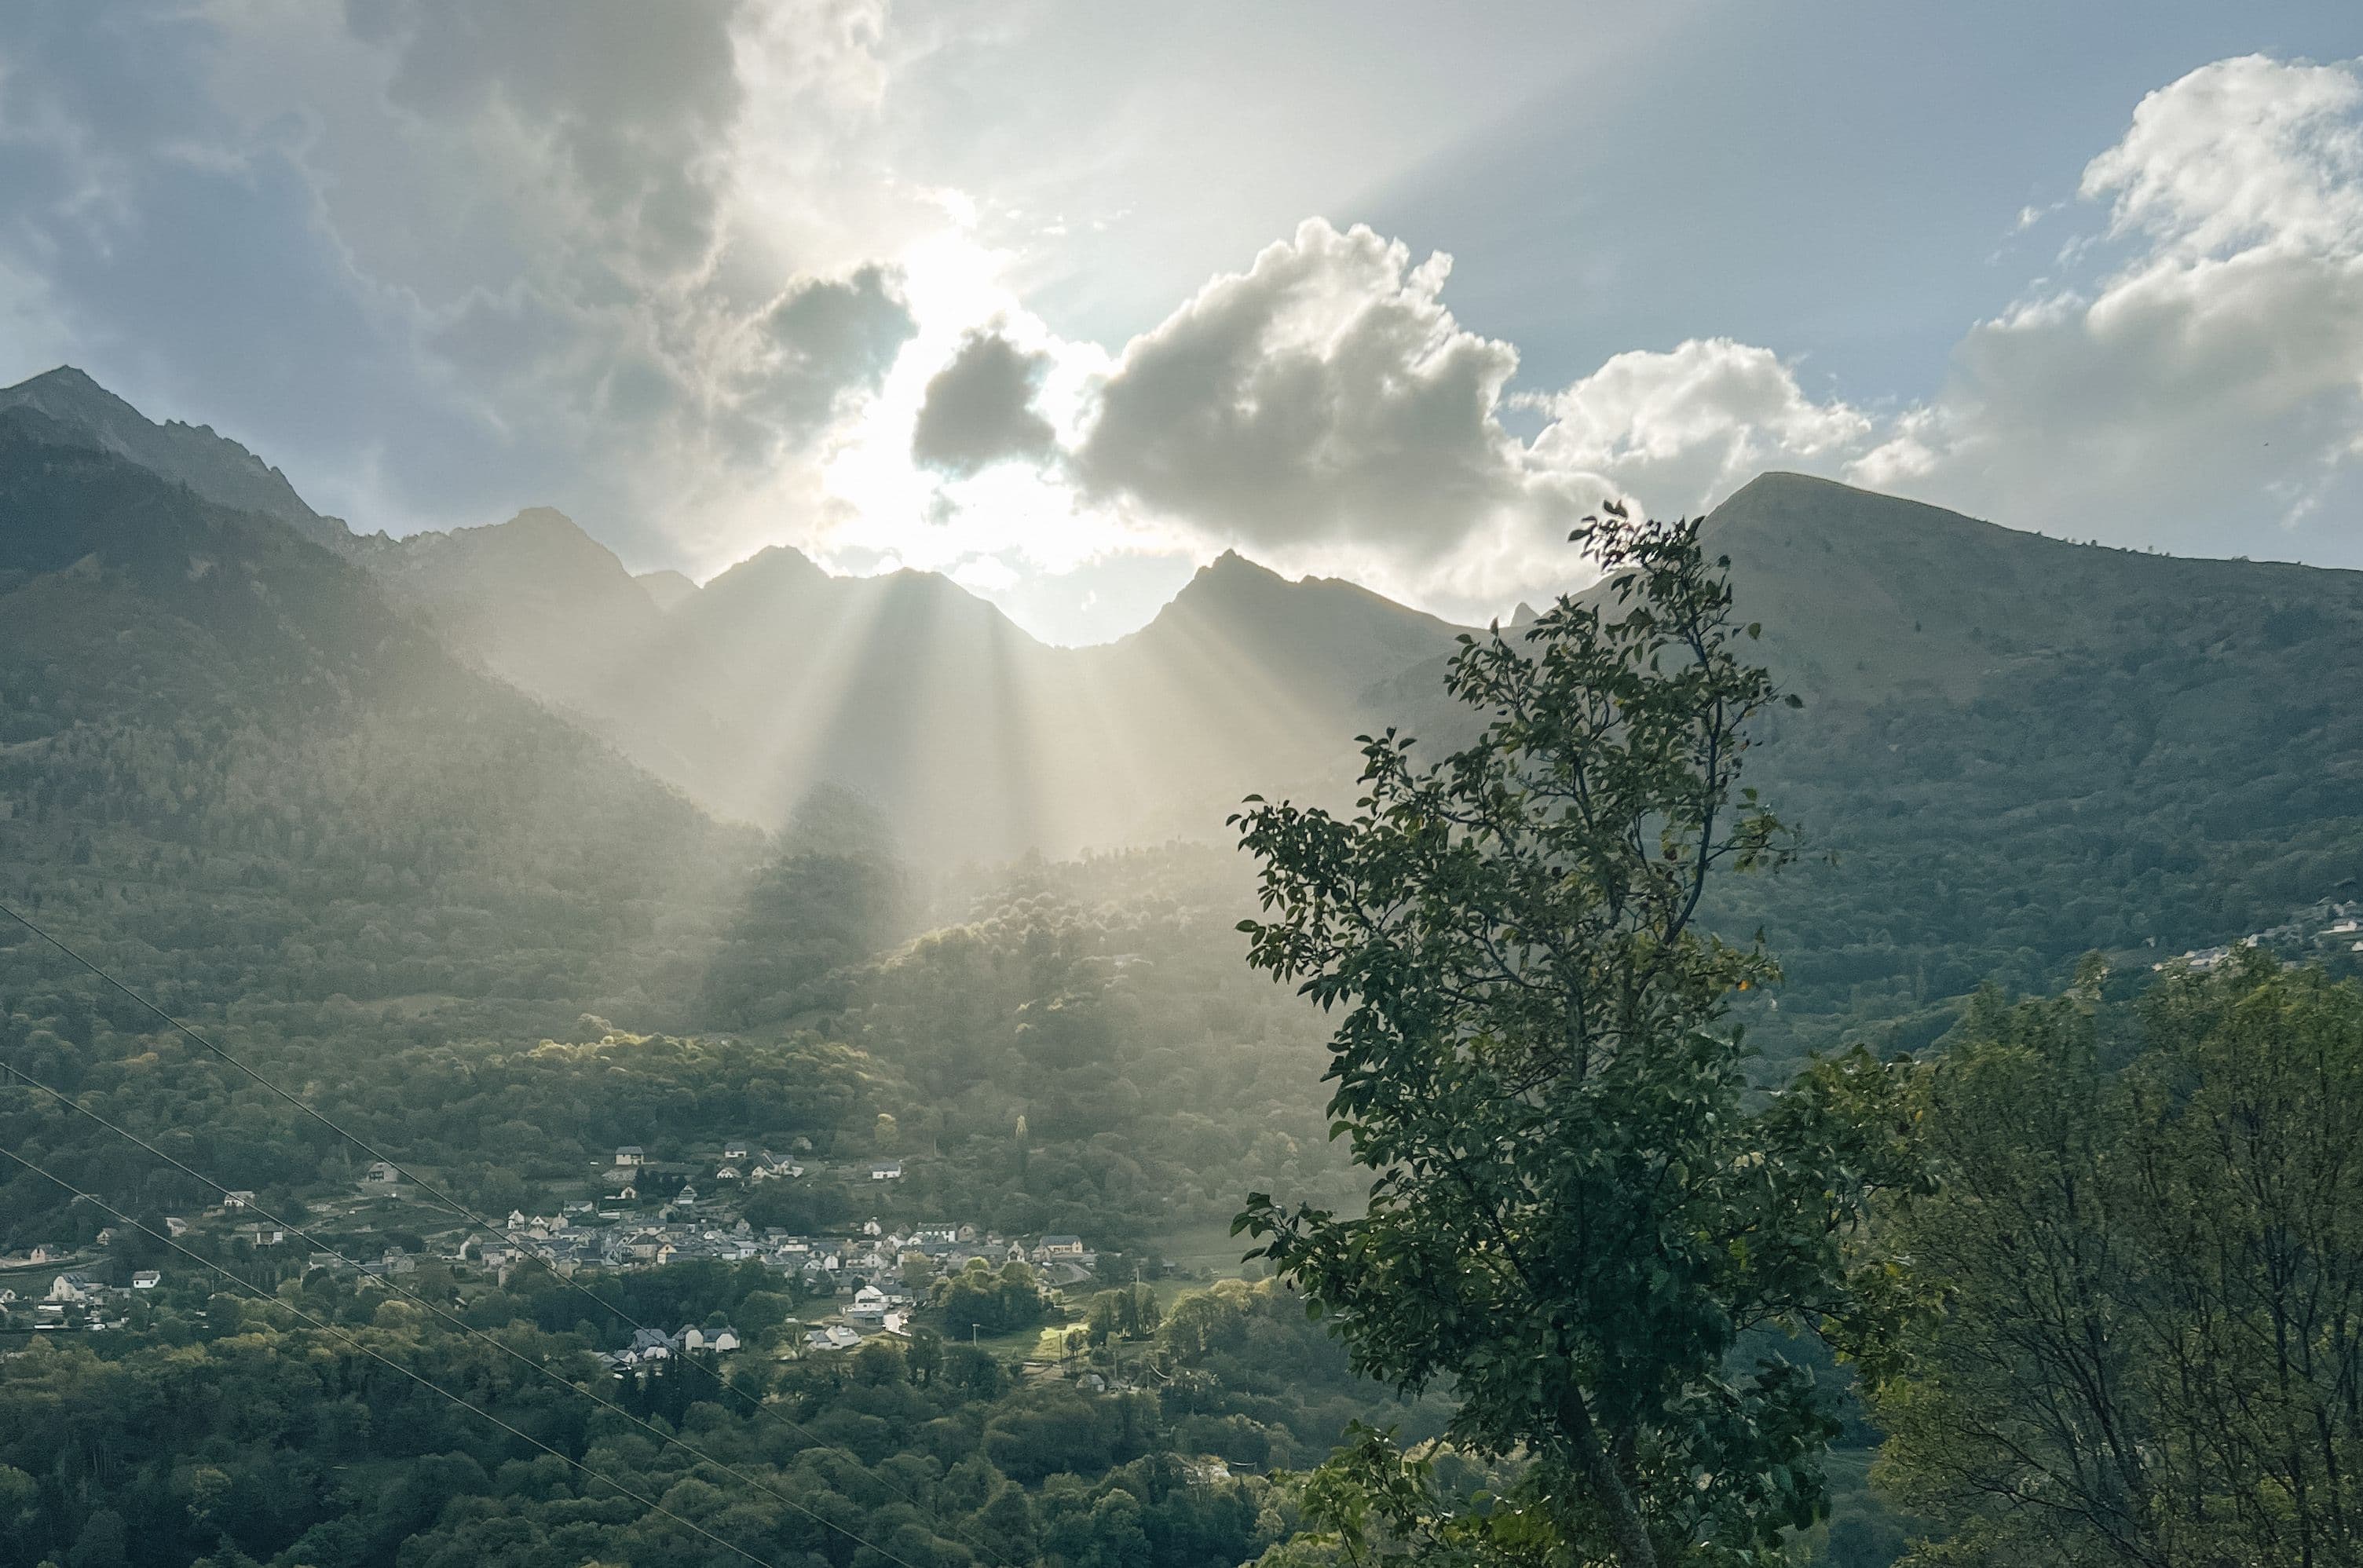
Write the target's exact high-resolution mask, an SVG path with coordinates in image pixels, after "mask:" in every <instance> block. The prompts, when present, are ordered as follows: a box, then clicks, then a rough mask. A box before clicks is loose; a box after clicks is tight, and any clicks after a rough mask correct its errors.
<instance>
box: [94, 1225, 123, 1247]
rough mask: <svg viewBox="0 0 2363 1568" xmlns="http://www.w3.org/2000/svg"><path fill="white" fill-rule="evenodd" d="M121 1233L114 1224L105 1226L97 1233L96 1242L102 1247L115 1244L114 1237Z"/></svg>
mask: <svg viewBox="0 0 2363 1568" xmlns="http://www.w3.org/2000/svg"><path fill="white" fill-rule="evenodd" d="M121 1234H122V1232H121V1231H117V1230H116V1228H115V1227H114V1226H112V1225H109V1226H106V1227H105V1229H103V1230H101V1231H99V1233H98V1244H99V1245H100V1246H102V1247H111V1246H113V1245H114V1244H115V1238H116V1237H117V1236H119V1235H121Z"/></svg>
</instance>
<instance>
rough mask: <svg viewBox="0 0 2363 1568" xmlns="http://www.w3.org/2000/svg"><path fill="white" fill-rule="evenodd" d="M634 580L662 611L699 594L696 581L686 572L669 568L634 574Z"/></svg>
mask: <svg viewBox="0 0 2363 1568" xmlns="http://www.w3.org/2000/svg"><path fill="white" fill-rule="evenodd" d="M632 580H633V581H634V582H637V583H638V584H639V585H640V586H641V588H643V589H645V590H646V591H648V596H649V599H650V600H651V601H653V602H655V604H656V607H657V608H658V609H660V610H670V609H671V608H672V607H673V606H674V605H676V604H679V603H681V602H683V601H685V600H690V599H694V598H696V597H697V594H698V587H697V582H696V580H695V579H693V578H692V577H690V576H689V575H688V574H687V573H685V572H678V571H674V570H672V569H671V568H669V567H666V568H660V569H657V570H655V571H643V572H636V573H634V574H633V577H632Z"/></svg>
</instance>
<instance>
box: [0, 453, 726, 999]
mask: <svg viewBox="0 0 2363 1568" xmlns="http://www.w3.org/2000/svg"><path fill="white" fill-rule="evenodd" d="M757 853H758V846H757V845H755V844H754V843H753V842H752V841H751V836H739V835H734V834H728V833H726V832H723V831H721V830H717V829H716V827H715V826H714V825H713V824H712V823H710V822H709V821H708V820H707V819H706V818H705V817H704V815H703V814H702V813H701V812H698V811H697V809H696V808H695V807H694V806H693V805H692V804H691V803H690V802H689V801H686V800H684V799H683V798H682V797H681V796H680V795H678V794H677V793H675V792H673V791H671V790H668V789H666V788H665V787H664V786H662V785H661V784H660V783H658V782H657V781H656V780H654V779H652V778H649V777H648V776H647V775H646V774H644V773H642V772H640V771H639V770H638V769H637V768H634V767H631V766H630V765H628V764H627V763H626V762H625V761H624V760H623V759H621V758H620V757H617V756H615V754H614V753H612V752H611V751H609V750H608V749H607V748H606V747H605V746H603V745H600V744H599V743H598V742H596V741H595V740H593V739H592V738H590V737H589V736H587V735H585V734H582V733H581V732H580V731H578V730H575V729H573V728H571V727H570V726H569V725H567V724H565V723H562V722H560V720H558V719H556V718H554V717H553V716H551V715H550V714H549V713H548V712H545V711H544V710H543V709H542V708H540V707H539V706H538V704H536V703H535V702H533V701H530V700H529V699H527V698H526V697H524V696H522V695H520V694H519V693H517V692H516V691H515V690H511V689H510V688H508V687H506V686H505V685H503V684H501V683H499V682H497V681H494V680H491V679H486V678H485V677H484V676H483V675H481V674H479V673H477V672H475V671H473V670H471V669H470V668H467V667H466V666H465V665H463V664H462V663H460V661H458V660H455V659H454V658H453V657H451V656H450V655H449V653H447V652H446V651H445V649H444V648H443V647H442V646H440V644H439V643H438V641H437V640H436V638H435V637H434V636H433V635H430V634H429V633H428V631H427V629H425V628H424V627H422V626H420V625H419V624H417V623H416V621H414V620H413V619H411V618H410V617H408V616H406V615H405V614H403V613H400V612H398V611H397V610H396V609H394V607H393V606H391V605H389V604H388V603H387V602H385V600H384V599H383V596H382V595H381V594H380V593H379V592H378V591H376V589H375V587H374V585H373V584H372V582H371V580H369V579H368V578H367V577H366V576H365V575H364V574H363V573H362V572H361V570H359V569H357V568H355V567H353V566H352V565H350V564H349V563H348V562H346V561H343V560H341V559H339V558H337V557H336V556H334V555H332V554H330V553H329V552H328V551H327V550H325V549H322V548H320V547H316V546H315V545H313V544H311V543H308V542H307V541H305V539H303V538H301V537H299V536H297V535H296V534H295V533H294V532H293V531H292V530H290V529H289V528H287V527H286V526H284V525H283V524H282V523H280V522H279V521H278V520H276V519H273V518H271V517H268V516H262V515H258V514H256V513H246V512H237V511H232V510H230V509H228V508H227V507H222V506H218V505H215V504H213V503H211V502H205V501H203V500H201V499H199V498H197V497H196V496H195V495H194V494H193V493H192V492H191V491H189V490H187V489H185V488H183V487H181V486H178V485H174V484H171V483H168V482H166V481H165V480H161V479H160V478H159V477H157V476H155V475H153V474H151V473H150V472H148V471H147V470H146V469H143V468H141V467H139V466H137V465H135V464H134V463H132V462H130V461H128V460H126V459H125V458H120V457H117V456H116V455H114V454H112V453H107V452H102V451H98V450H94V449H93V448H92V447H88V446H86V445H83V444H82V442H81V438H80V436H79V434H78V433H75V432H70V431H66V430H63V429H61V427H60V426H58V425H56V424H55V422H53V421H51V420H50V419H48V418H47V416H46V415H43V414H39V413H38V412H36V411H34V410H31V409H29V408H21V407H20V408H15V409H10V410H8V411H6V412H5V413H0V889H5V891H6V895H7V896H8V897H9V898H10V899H11V900H12V901H21V902H22V903H23V904H25V905H28V906H30V907H32V908H33V909H35V910H36V911H48V912H49V913H50V916H51V917H52V918H54V919H56V920H58V921H59V922H61V923H62V924H63V925H64V926H65V928H66V931H67V932H68V933H70V934H72V935H77V936H88V937H91V938H93V939H94V940H95V941H96V946H97V951H98V952H99V953H101V954H103V955H107V956H110V957H112V958H113V959H114V960H115V961H116V962H117V963H118V964H119V965H121V966H122V967H123V969H124V970H125V971H126V974H127V977H128V978H130V979H131V980H133V981H134V982H135V983H151V984H153V985H155V986H157V987H159V988H161V991H162V994H163V995H164V996H165V997H166V998H167V999H168V1002H169V1001H171V1000H178V1001H181V1002H183V1003H190V1002H197V1003H213V1002H227V1001H228V1000H229V999H232V998H233V997H234V998H237V999H239V1001H240V1003H241V1004H242V1005H248V1004H256V1003H260V1002H261V1001H262V1000H263V999H270V998H280V999H309V1000H312V1001H317V1000H320V999H327V998H329V997H332V996H342V997H346V998H377V999H385V998H401V997H408V996H414V995H416V994H420V993H434V994H436V995H439V996H442V997H445V998H451V999H466V998H471V997H475V998H483V997H506V998H524V999H535V998H539V999H547V1001H548V1002H549V1005H551V1006H553V1007H561V1008H563V1009H565V1016H567V1017H571V1016H572V1014H573V1012H574V1011H576V1010H580V1009H581V1007H582V1006H583V1005H585V1003H586V1002H589V1001H592V1000H594V999H602V998H616V997H619V996H620V997H631V996H635V995H640V994H643V992H642V988H643V985H644V983H647V984H659V985H661V984H664V983H671V984H675V985H678V984H679V983H680V982H678V981H675V982H660V981H658V980H656V979H654V978H652V977H650V976H649V974H648V973H647V972H646V969H647V966H646V965H645V964H643V963H642V962H641V961H640V959H639V958H638V957H637V956H636V955H639V954H642V953H644V952H648V951H650V950H651V949H650V947H649V939H650V937H651V934H652V933H653V932H654V931H655V930H656V928H657V927H658V926H659V925H660V923H665V922H671V923H672V924H675V925H679V924H680V923H682V922H684V921H687V922H689V923H690V924H692V925H695V924H698V923H699V922H704V923H708V924H711V923H714V922H719V921H721V920H723V919H724V918H726V917H727V911H724V910H722V909H720V908H718V907H717V906H716V900H718V899H720V898H721V897H722V896H723V892H722V889H724V888H725V887H726V886H727V883H728V879H729V878H730V876H731V875H732V874H734V872H735V869H736V868H737V867H740V866H742V865H743V864H745V863H746V862H748V861H750V860H751V859H752V858H753V857H754V856H755V855H756V854H757ZM700 911H704V912H703V913H701V912H700ZM691 945H692V946H694V944H691ZM0 952H5V953H6V955H7V956H6V960H5V963H6V965H7V966H10V969H11V973H12V975H15V977H16V978H17V979H18V980H21V979H22V978H23V977H24V976H23V975H22V974H17V972H16V971H15V969H14V966H16V965H18V964H23V965H30V966H33V969H32V970H31V971H28V973H34V972H38V973H42V974H47V973H49V972H50V969H51V968H53V967H54V964H53V961H52V960H51V959H50V958H49V957H47V956H45V955H42V954H41V953H40V952H39V951H38V950H36V949H34V948H32V947H30V946H28V945H27V944H24V943H23V942H21V941H18V940H17V939H16V938H15V937H13V936H11V937H0Z"/></svg>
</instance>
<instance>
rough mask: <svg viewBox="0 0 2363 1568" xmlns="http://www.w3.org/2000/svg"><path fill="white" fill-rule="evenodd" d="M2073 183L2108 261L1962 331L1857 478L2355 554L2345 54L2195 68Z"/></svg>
mask: <svg viewBox="0 0 2363 1568" xmlns="http://www.w3.org/2000/svg"><path fill="white" fill-rule="evenodd" d="M2080 194H2081V196H2082V198H2083V199H2084V200H2085V201H2086V202H2088V203H2099V202H2106V203H2108V204H2109V214H2108V222H2107V228H2106V231H2105V233H2104V234H2102V235H2101V236H2099V237H2098V238H2099V239H2100V241H2101V244H2100V245H2099V246H2098V247H2095V248H2092V249H2091V251H2090V252H2088V253H2089V254H2092V255H2095V256H2100V255H2102V254H2103V253H2106V254H2107V256H2108V259H2105V260H2103V261H2102V262H2101V263H2100V265H2101V267H2102V271H2100V272H2099V273H2098V275H2097V276H2096V277H2095V278H2094V279H2093V280H2092V281H2091V282H2089V283H2086V284H2084V285H2082V286H2080V287H2069V288H2060V289H2058V290H2056V291H2054V292H2050V293H2042V294H2038V295H2036V296H2034V297H2031V298H2028V299H2025V300H2023V301H2021V302H2019V303H2017V304H2014V306H2012V307H2011V308H2010V309H2008V310H2006V311H2004V312H2002V313H2001V314H1999V315H1996V316H1994V317H1993V318H1991V319H1990V320H1988V321H1984V322H1981V323H1980V324H1979V325H1978V326H1975V327H1974V328H1973V329H1972V330H1971V331H1970V332H1969V335H1968V336H1967V337H1965V338H1963V339H1962V341H1961V343H1960V344H1959V346H1958V348H1956V350H1955V352H1954V355H1953V363H1952V367H1951V372H1950V375H1949V377H1948V379H1947V383H1946V385H1945V387H1944V388H1943V390H1942V391H1941V392H1939V393H1938V395H1937V396H1936V398H1934V399H1933V400H1931V402H1930V403H1927V404H1926V405H1925V406H1923V407H1919V408H1916V409H1914V410H1911V411H1909V412H1907V413H1906V414H1904V415H1903V417H1902V418H1901V419H1900V420H1899V421H1898V422H1897V424H1896V426H1895V428H1894V430H1893V431H1892V434H1891V435H1890V436H1889V438H1888V439H1887V440H1885V441H1883V442H1882V443H1881V444H1880V446H1879V447H1877V448H1876V449H1875V450H1873V451H1871V452H1869V453H1868V454H1866V455H1864V456H1863V457H1862V458H1860V459H1859V460H1858V461H1857V462H1855V463H1854V464H1852V465H1851V466H1850V468H1849V469H1848V472H1849V475H1850V477H1853V478H1855V479H1857V480H1860V481H1861V482H1864V483H1867V484H1870V485H1873V486H1878V487H1881V488H1899V489H1905V490H1909V491H1912V492H1913V493H1914V494H1918V495H1923V496H1925V497H1926V498H1927V499H1930V500H1934V501H1937V502H1943V503H1945V504H1947V505H1952V506H1958V507H1960V508H1963V509H1965V510H1969V511H1974V512H1978V513H1983V514H1986V515H1991V516H1994V517H1997V518H1999V519H2002V520H2004V521H2008V522H2011V523H2014V524H2018V525H2034V526H2041V527H2044V528H2046V529H2048V530H2052V531H2058V532H2068V533H2071V534H2076V535H2094V536H2100V537H2102V538H2105V539H2110V540H2112V541H2113V542H2120V543H2133V542H2150V543H2157V544H2160V545H2164V546H2166V547H2169V548H2183V549H2191V550H2196V551H2204V552H2211V553H2212V552H2223V551H2226V550H2229V549H2234V548H2237V549H2243V550H2247V551H2249V552H2252V553H2256V554H2260V555H2290V554H2301V555H2311V556H2313V558H2322V557H2323V556H2324V555H2325V554H2327V555H2336V554H2339V553H2340V552H2341V550H2342V548H2343V550H2344V551H2345V553H2346V555H2348V556H2349V557H2350V558H2351V557H2353V556H2354V553H2355V551H2354V539H2353V531H2352V528H2351V525H2341V524H2335V523H2333V522H2332V521H2331V520H2330V518H2329V516H2328V515H2327V511H2328V509H2326V508H2325V504H2324V503H2325V502H2327V501H2329V500H2330V499H2332V498H2333V497H2346V498H2353V497H2354V496H2355V493H2356V487H2355V464H2356V458H2357V456H2358V443H2363V77H2358V75H2357V69H2356V67H2355V66H2353V65H2351V64H2348V65H2314V64H2307V63H2302V62H2295V63H2292V62H2283V61H2274V60H2270V59H2267V58H2264V57H2262V56H2248V57H2246V58H2242V59H2237V60H2226V61H2217V62H2215V63H2213V64H2211V65H2207V66H2203V67H2202V68H2200V69H2199V70H2197V71H2194V72H2191V73H2190V74H2189V75H2187V76H2184V77H2183V78H2181V79H2180V80H2179V81H2177V82H2175V83H2172V84H2171V85H2169V86H2167V87H2164V88H2161V89H2160V90H2158V92H2155V93H2153V94H2150V95H2149V96H2148V97H2147V98H2145V99H2144V100H2143V101H2142V103H2141V105H2139V107H2138V108H2136V110H2135V112H2134V116H2133V119H2132V124H2131V125H2130V127H2128V129H2127V130H2126V132H2125V134H2124V137H2123V138H2122V139H2120V140H2119V141H2118V142H2117V144H2116V145H2115V146H2113V147H2112V148H2110V149H2107V150H2106V151H2104V152H2102V154H2101V155H2100V156H2098V157H2096V158H2094V159H2093V160H2091V163H2090V164H2088V165H2087V166H2086V168H2085V171H2084V175H2083V180H2082V182H2081V186H2080ZM2334 528H2337V529H2341V530H2342V533H2340V534H2334V533H2332V532H2331V530H2333V529H2334Z"/></svg>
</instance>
